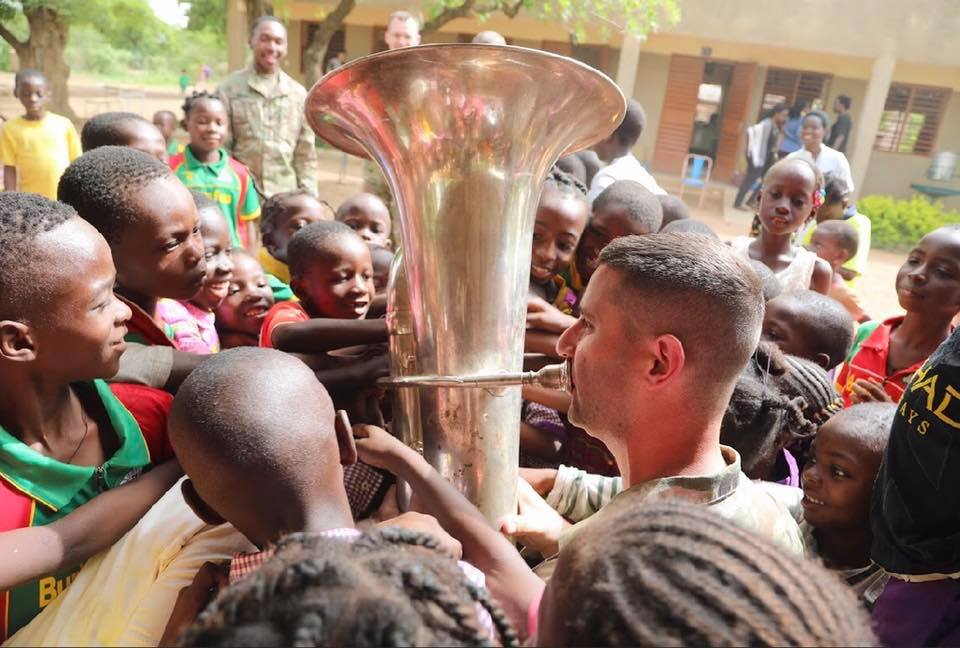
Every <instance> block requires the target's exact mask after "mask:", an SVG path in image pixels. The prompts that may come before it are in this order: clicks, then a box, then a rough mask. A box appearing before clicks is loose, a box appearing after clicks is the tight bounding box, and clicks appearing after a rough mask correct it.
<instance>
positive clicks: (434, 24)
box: [420, 0, 476, 34]
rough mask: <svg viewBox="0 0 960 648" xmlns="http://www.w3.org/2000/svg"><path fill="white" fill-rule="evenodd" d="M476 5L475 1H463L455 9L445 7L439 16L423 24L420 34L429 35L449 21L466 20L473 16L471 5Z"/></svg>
mask: <svg viewBox="0 0 960 648" xmlns="http://www.w3.org/2000/svg"><path fill="white" fill-rule="evenodd" d="M475 3H476V0H464V1H463V4H462V5H459V6H456V7H446V8H445V9H444V10H443V11H441V12H440V13H439V14H437V15H436V16H434V17H433V18H432V19H430V20H428V21H427V22H425V23H424V24H423V27H421V28H420V33H421V34H429V33H432V32H435V31H436V30H438V29H440V28H441V27H443V26H444V25H446V24H447V23H448V22H450V21H451V20H456V19H457V18H466V17H467V16H470V15H471V14H473V5H474V4H475Z"/></svg>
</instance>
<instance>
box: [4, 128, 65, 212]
mask: <svg viewBox="0 0 960 648" xmlns="http://www.w3.org/2000/svg"><path fill="white" fill-rule="evenodd" d="M80 154H81V150H80V137H79V136H78V135H77V129H76V128H74V127H73V123H72V122H71V121H70V120H69V119H67V118H66V117H61V116H60V115H56V114H54V113H47V114H46V116H45V117H44V118H43V119H36V120H34V119H26V118H24V117H17V118H16V119H11V120H10V121H8V122H7V123H5V124H4V125H3V135H2V137H0V160H3V164H4V166H12V167H17V169H18V174H17V175H18V178H19V182H18V187H17V188H18V189H19V190H20V191H29V192H32V193H38V194H40V195H41V196H46V197H47V198H49V199H50V200H56V199H57V183H58V182H60V176H61V175H63V170H64V169H66V168H67V166H68V165H69V164H70V162H72V161H73V160H75V159H77V158H78V157H80Z"/></svg>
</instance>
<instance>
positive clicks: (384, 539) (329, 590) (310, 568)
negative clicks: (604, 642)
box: [181, 528, 520, 647]
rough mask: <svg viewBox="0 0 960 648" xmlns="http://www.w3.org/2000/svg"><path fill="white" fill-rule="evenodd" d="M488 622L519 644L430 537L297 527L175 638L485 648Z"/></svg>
mask: <svg viewBox="0 0 960 648" xmlns="http://www.w3.org/2000/svg"><path fill="white" fill-rule="evenodd" d="M478 606H479V607H480V609H481V610H482V612H478ZM241 610H244V611H245V612H244V613H240V611H241ZM248 610H249V611H252V612H253V614H248V613H247V612H246V611H248ZM481 618H482V619H483V620H481ZM228 619H230V620H232V619H236V621H228ZM490 619H496V625H497V626H498V627H499V629H500V632H499V635H500V637H501V639H500V640H499V642H498V643H497V644H495V645H503V646H518V645H520V644H519V643H518V642H517V638H516V634H515V633H514V632H513V629H512V627H511V626H510V624H509V621H507V620H506V619H505V618H504V617H503V613H502V612H501V611H500V609H499V607H498V606H497V605H496V603H494V602H493V601H492V600H491V599H490V596H489V595H488V594H487V592H486V590H485V589H482V588H478V587H476V586H475V585H474V584H473V583H471V582H470V580H468V579H466V578H464V572H463V571H461V569H459V568H458V566H457V562H456V561H455V560H453V559H452V558H451V557H450V556H448V555H445V554H444V553H442V552H441V551H440V550H439V548H438V543H437V541H436V540H435V539H434V538H433V537H431V536H429V535H426V534H416V533H410V532H405V531H402V530H400V529H392V528H388V529H383V530H381V531H371V532H367V533H364V534H363V535H360V534H359V533H358V534H357V538H356V540H354V541H353V542H344V541H343V540H342V539H337V538H331V537H329V536H327V535H323V534H304V533H298V534H293V535H290V536H287V537H286V538H284V539H283V540H281V541H280V542H279V543H278V544H277V548H276V552H275V553H274V555H273V557H272V558H271V559H270V560H269V561H267V562H266V563H265V564H264V565H263V567H261V568H260V569H258V570H257V571H256V572H255V573H254V574H252V575H251V576H249V577H247V578H246V579H244V580H243V581H241V582H240V584H238V585H236V586H234V587H230V588H229V589H228V590H226V591H225V592H224V593H223V595H221V596H220V597H218V598H217V600H216V601H214V602H213V603H212V604H211V605H210V606H209V607H208V608H207V610H206V611H205V612H204V613H203V614H202V615H201V616H200V617H199V618H198V619H197V621H196V623H195V624H194V625H193V626H192V627H190V628H189V630H188V631H187V633H186V634H185V635H184V637H183V639H182V641H181V643H182V645H188V646H236V645H247V644H251V643H253V644H256V645H258V646H276V647H280V646H289V645H295V644H296V643H297V642H298V641H302V637H304V636H305V635H307V634H309V636H310V640H311V645H316V646H347V645H349V646H370V647H379V646H397V647H399V646H428V645H430V646H486V645H492V644H493V642H492V640H491V632H490V629H489V628H488V627H485V626H487V625H488V624H489V623H490Z"/></svg>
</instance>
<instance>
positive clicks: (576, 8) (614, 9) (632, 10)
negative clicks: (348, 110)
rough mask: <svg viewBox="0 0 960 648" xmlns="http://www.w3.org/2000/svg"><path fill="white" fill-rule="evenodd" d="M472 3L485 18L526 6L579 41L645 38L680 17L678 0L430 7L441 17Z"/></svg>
mask: <svg viewBox="0 0 960 648" xmlns="http://www.w3.org/2000/svg"><path fill="white" fill-rule="evenodd" d="M468 4H469V5H471V11H470V13H471V14H472V15H475V16H478V17H481V18H484V17H489V16H490V15H492V14H495V13H497V12H503V13H505V14H506V15H508V16H510V17H513V16H514V15H516V12H517V11H518V10H520V9H522V10H523V11H524V12H525V13H527V14H530V15H532V16H535V17H537V18H540V19H542V20H553V21H557V22H560V23H562V24H564V25H565V26H566V27H567V29H569V30H570V32H571V34H573V36H574V38H575V39H576V40H578V41H582V40H583V39H584V37H585V36H586V34H587V32H588V31H599V32H600V33H601V34H603V35H604V36H608V35H609V34H610V33H612V32H625V33H627V34H629V35H631V36H634V37H636V38H639V39H641V40H642V39H643V38H645V37H646V35H647V34H649V33H650V32H655V31H657V30H659V29H660V28H661V27H670V26H673V25H676V24H677V22H678V21H679V20H680V6H679V4H678V0H493V1H492V2H485V1H484V0H477V1H473V0H432V2H430V3H429V4H428V6H427V10H428V13H429V14H430V15H431V16H438V15H441V14H442V13H443V12H444V10H450V9H454V8H457V7H461V6H465V5H468Z"/></svg>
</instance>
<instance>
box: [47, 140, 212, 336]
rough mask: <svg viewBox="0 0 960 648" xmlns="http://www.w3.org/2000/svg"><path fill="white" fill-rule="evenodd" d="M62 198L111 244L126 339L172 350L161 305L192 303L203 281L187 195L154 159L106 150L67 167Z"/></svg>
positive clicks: (194, 211)
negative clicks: (127, 311) (126, 318)
mask: <svg viewBox="0 0 960 648" xmlns="http://www.w3.org/2000/svg"><path fill="white" fill-rule="evenodd" d="M150 127H151V128H153V126H152V125H150ZM58 195H59V198H60V200H62V201H63V202H65V203H67V204H69V205H71V206H72V207H73V208H74V209H76V210H77V213H79V214H80V217H81V218H83V219H84V220H86V221H88V222H89V223H91V224H92V225H93V226H94V227H96V228H97V230H99V231H100V233H101V234H103V236H104V237H105V238H106V239H107V242H108V243H109V244H110V249H111V251H112V253H113V261H114V263H115V264H116V268H117V282H116V283H117V285H116V292H117V294H118V295H120V296H121V297H122V298H123V299H124V301H125V302H126V303H127V305H128V306H130V307H131V309H132V310H133V318H132V319H131V321H130V322H129V323H128V325H127V328H128V329H129V332H128V334H127V339H128V340H130V341H133V342H140V343H145V344H155V345H165V346H172V345H173V342H172V341H171V340H172V337H173V332H172V331H171V330H170V329H169V327H166V326H165V325H164V323H163V321H162V320H161V319H160V317H159V315H158V313H157V301H158V300H159V299H160V298H162V297H168V298H170V299H190V298H191V297H193V296H194V295H195V294H196V293H197V291H198V290H200V287H201V286H202V285H203V281H204V278H205V277H206V260H205V257H204V246H203V238H202V236H201V233H200V219H199V216H198V214H197V208H196V206H195V205H194V202H193V197H192V196H191V195H190V191H189V190H188V189H187V188H186V187H184V186H183V184H182V183H181V182H180V181H179V180H177V178H176V177H175V176H174V175H173V173H172V172H171V171H170V169H169V168H168V167H167V166H166V165H165V164H163V163H162V162H159V161H158V160H155V159H153V158H151V157H150V156H149V155H146V154H145V153H141V152H140V151H135V150H133V149H130V148H123V147H119V146H104V147H100V148H98V149H95V150H93V151H90V152H89V153H84V154H83V155H82V156H81V157H79V158H77V160H76V161H75V162H74V163H73V164H71V165H70V166H69V167H68V168H67V170H66V171H65V172H64V174H63V177H62V178H61V179H60V186H59V189H58Z"/></svg>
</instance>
